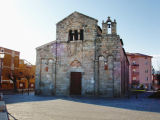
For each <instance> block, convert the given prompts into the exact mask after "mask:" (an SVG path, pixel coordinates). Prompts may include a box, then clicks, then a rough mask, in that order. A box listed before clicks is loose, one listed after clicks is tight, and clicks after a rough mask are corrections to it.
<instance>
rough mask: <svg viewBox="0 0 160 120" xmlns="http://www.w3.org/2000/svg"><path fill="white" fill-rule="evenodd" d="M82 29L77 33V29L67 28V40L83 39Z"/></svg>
mask: <svg viewBox="0 0 160 120" xmlns="http://www.w3.org/2000/svg"><path fill="white" fill-rule="evenodd" d="M83 34H84V31H83V29H81V30H80V32H79V33H78V30H74V31H72V30H69V35H68V41H73V40H78V39H80V40H83V39H84V35H83Z"/></svg>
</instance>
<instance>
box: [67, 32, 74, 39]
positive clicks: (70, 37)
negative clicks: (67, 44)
mask: <svg viewBox="0 0 160 120" xmlns="http://www.w3.org/2000/svg"><path fill="white" fill-rule="evenodd" d="M68 39H69V41H73V33H72V30H70V31H69V38H68Z"/></svg>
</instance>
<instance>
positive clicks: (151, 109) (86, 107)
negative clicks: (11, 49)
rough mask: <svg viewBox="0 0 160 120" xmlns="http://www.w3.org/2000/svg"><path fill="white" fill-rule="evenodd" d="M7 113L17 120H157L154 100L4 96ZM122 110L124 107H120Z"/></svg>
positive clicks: (156, 105)
mask: <svg viewBox="0 0 160 120" xmlns="http://www.w3.org/2000/svg"><path fill="white" fill-rule="evenodd" d="M5 99H6V103H7V110H8V112H9V113H10V114H11V115H13V116H14V117H15V118H16V119H18V120H160V108H159V106H160V102H159V100H156V99H148V98H145V97H143V98H138V99H136V98H135V97H131V99H121V98H120V99H101V98H83V97H79V98H73V97H55V96H54V97H44V96H32V95H30V96H28V95H12V96H6V97H5ZM124 106H125V107H124Z"/></svg>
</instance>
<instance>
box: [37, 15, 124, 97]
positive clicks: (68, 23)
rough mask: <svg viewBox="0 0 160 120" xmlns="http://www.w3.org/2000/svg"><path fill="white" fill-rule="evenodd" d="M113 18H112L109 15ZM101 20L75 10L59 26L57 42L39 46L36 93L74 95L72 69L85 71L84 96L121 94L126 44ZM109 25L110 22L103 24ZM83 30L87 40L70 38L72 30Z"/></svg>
mask: <svg viewBox="0 0 160 120" xmlns="http://www.w3.org/2000/svg"><path fill="white" fill-rule="evenodd" d="M109 19H110V18H109ZM97 22H98V21H97V20H96V19H94V18H91V17H89V16H86V15H83V14H81V13H78V12H74V13H72V14H71V15H69V16H68V17H66V18H65V19H63V20H62V21H60V22H58V23H57V25H56V27H57V29H56V41H53V42H50V43H48V44H45V45H43V46H40V47H38V48H37V49H36V51H37V59H36V94H37V95H39V94H44V95H70V79H71V78H70V77H71V75H70V74H71V72H81V74H82V79H81V86H82V89H81V95H100V96H106V97H119V96H121V89H122V88H121V87H122V86H121V78H122V77H121V74H122V72H121V59H122V58H121V57H125V56H124V55H121V49H122V43H121V41H120V37H119V36H118V35H117V34H116V22H115V21H114V22H112V24H111V27H112V33H111V34H108V32H107V28H102V30H101V29H100V27H99V26H98V25H97ZM103 24H105V25H102V26H104V27H107V22H106V23H103ZM70 30H72V31H74V30H77V31H78V32H80V30H83V32H84V33H83V34H84V39H83V40H80V37H79V36H78V40H73V41H69V31H70Z"/></svg>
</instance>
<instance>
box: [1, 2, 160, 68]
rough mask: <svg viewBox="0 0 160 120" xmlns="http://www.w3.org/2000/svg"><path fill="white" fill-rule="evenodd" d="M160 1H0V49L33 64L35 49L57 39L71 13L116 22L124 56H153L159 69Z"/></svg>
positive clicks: (154, 63)
mask: <svg viewBox="0 0 160 120" xmlns="http://www.w3.org/2000/svg"><path fill="white" fill-rule="evenodd" d="M159 6H160V1H159V0H1V1H0V46H2V47H6V48H10V49H14V50H17V51H20V52H21V58H24V59H27V60H28V61H30V62H31V63H33V64H35V58H36V51H35V48H36V47H38V46H40V45H42V44H45V43H48V42H50V41H53V40H55V39H56V32H55V31H56V26H55V25H56V23H57V22H58V21H60V20H61V19H63V18H64V17H66V16H68V15H69V14H71V13H72V12H74V11H78V12H81V13H83V14H86V15H88V16H91V17H93V18H96V19H98V21H99V22H98V24H99V25H100V26H101V23H102V20H104V21H105V20H106V19H107V17H108V16H110V17H111V18H112V19H116V21H117V33H118V34H119V35H120V37H121V38H122V39H123V42H124V48H125V50H126V51H127V52H137V53H143V54H148V55H153V56H154V59H153V65H154V66H155V67H156V69H158V66H159V67H160V47H159V46H160V13H159V11H160V7H159Z"/></svg>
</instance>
